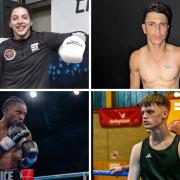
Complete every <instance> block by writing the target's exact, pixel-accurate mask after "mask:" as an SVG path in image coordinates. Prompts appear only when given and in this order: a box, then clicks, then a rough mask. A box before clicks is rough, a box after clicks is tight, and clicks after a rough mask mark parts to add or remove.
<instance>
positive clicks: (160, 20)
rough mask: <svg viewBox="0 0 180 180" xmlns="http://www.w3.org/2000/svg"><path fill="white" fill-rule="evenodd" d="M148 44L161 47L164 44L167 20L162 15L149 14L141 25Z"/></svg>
mask: <svg viewBox="0 0 180 180" xmlns="http://www.w3.org/2000/svg"><path fill="white" fill-rule="evenodd" d="M142 28H143V31H144V33H145V34H146V35H147V40H148V42H150V43H152V44H153V45H161V44H162V43H164V42H165V40H166V37H167V33H168V28H169V26H168V20H167V17H166V16H165V15H164V14H162V13H156V12H150V13H148V14H147V16H146V19H145V23H144V24H142Z"/></svg>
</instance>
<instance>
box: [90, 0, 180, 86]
mask: <svg viewBox="0 0 180 180" xmlns="http://www.w3.org/2000/svg"><path fill="white" fill-rule="evenodd" d="M150 2H156V1H150V0H138V1H133V0H112V1H110V0H92V88H129V73H130V72H129V57H130V54H131V53H132V52H133V51H134V50H136V49H138V48H140V47H141V46H143V45H145V44H146V37H145V35H144V34H143V31H142V28H141V22H142V12H143V9H144V8H145V7H146V6H147V5H148V4H149V3H150ZM159 2H163V3H166V4H168V5H169V6H170V7H171V10H172V13H173V17H172V26H171V31H170V36H169V39H168V42H169V43H171V44H174V45H178V46H180V10H179V9H180V1H178V0H173V1H171V0H160V1H159Z"/></svg>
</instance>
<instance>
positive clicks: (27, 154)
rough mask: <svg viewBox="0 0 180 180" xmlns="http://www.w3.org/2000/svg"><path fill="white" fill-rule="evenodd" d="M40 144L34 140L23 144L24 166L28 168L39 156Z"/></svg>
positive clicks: (22, 164)
mask: <svg viewBox="0 0 180 180" xmlns="http://www.w3.org/2000/svg"><path fill="white" fill-rule="evenodd" d="M38 152H39V150H38V146H37V144H36V142H34V141H26V142H24V143H23V144H22V157H23V159H22V163H21V166H22V167H23V168H28V167H30V166H31V165H33V164H34V163H35V162H36V160H37V156H38Z"/></svg>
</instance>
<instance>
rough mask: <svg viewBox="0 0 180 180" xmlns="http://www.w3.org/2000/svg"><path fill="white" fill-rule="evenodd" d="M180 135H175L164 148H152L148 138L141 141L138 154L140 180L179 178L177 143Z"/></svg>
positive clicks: (179, 165)
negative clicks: (139, 153) (139, 154)
mask: <svg viewBox="0 0 180 180" xmlns="http://www.w3.org/2000/svg"><path fill="white" fill-rule="evenodd" d="M179 143H180V136H177V135H176V136H175V138H174V140H173V142H172V143H171V145H170V146H168V147H167V148H166V149H164V150H155V149H152V148H151V147H150V145H149V138H146V139H145V140H144V141H143V144H142V148H141V156H140V169H141V177H142V180H179V179H180V158H179V154H178V145H179Z"/></svg>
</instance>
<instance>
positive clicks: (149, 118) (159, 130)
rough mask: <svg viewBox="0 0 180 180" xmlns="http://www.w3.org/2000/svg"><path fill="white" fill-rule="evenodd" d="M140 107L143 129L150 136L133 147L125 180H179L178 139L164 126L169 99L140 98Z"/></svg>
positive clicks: (154, 95) (162, 97)
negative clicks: (148, 132)
mask: <svg viewBox="0 0 180 180" xmlns="http://www.w3.org/2000/svg"><path fill="white" fill-rule="evenodd" d="M141 106H142V120H143V123H144V128H145V129H146V130H147V131H150V132H151V135H150V136H149V137H147V138H146V139H144V140H143V141H141V142H139V143H138V144H136V145H134V147H133V149H132V152H131V157H130V166H129V175H128V180H139V178H140V177H141V178H142V180H172V179H173V180H179V179H180V168H179V167H180V143H179V142H180V136H178V135H176V134H174V133H172V132H171V131H169V130H168V127H167V118H168V114H169V109H170V102H169V100H168V99H167V98H166V97H164V96H163V95H160V94H151V95H148V96H145V97H144V99H143V100H142V102H141Z"/></svg>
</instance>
